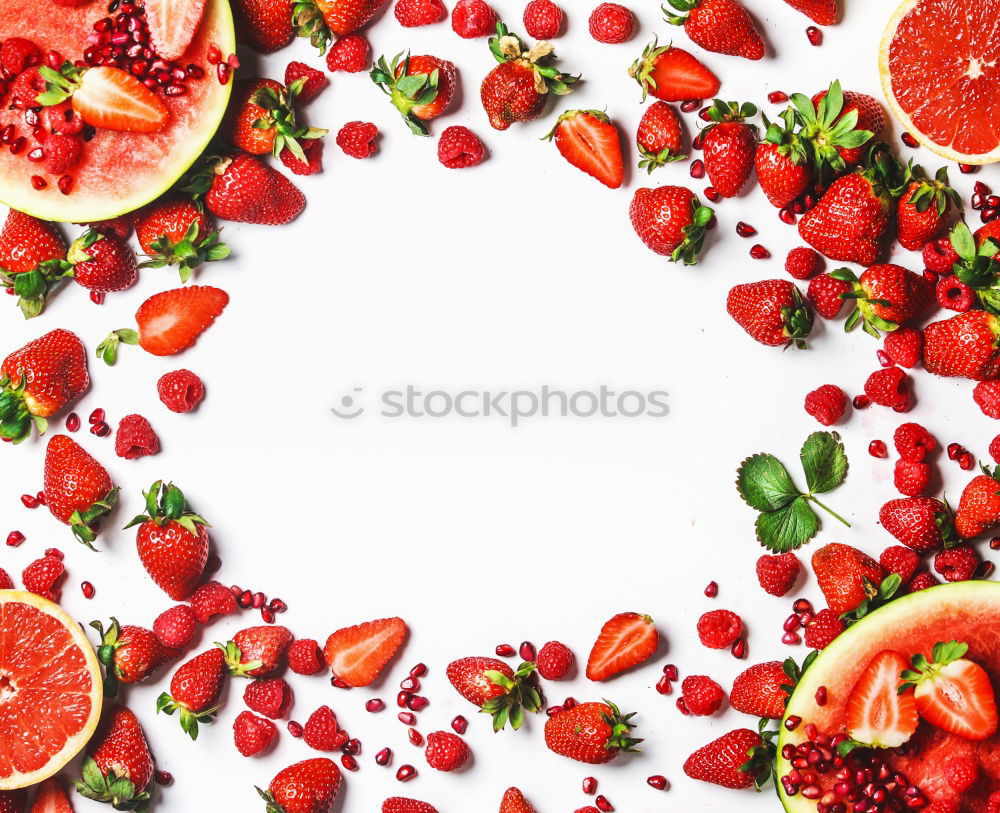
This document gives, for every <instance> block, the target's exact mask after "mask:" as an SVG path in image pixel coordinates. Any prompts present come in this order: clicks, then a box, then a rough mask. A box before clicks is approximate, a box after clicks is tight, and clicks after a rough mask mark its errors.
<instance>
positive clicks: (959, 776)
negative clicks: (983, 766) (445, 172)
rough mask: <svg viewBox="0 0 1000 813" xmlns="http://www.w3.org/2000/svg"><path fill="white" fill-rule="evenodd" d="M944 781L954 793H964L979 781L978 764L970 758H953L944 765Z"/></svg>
mask: <svg viewBox="0 0 1000 813" xmlns="http://www.w3.org/2000/svg"><path fill="white" fill-rule="evenodd" d="M943 773H944V778H945V781H946V782H947V783H948V784H949V785H951V789H952V790H953V791H955V792H956V793H965V791H967V790H968V789H969V788H971V787H972V786H973V785H975V784H976V782H977V781H978V780H979V763H978V762H977V761H976V760H975V759H973V758H972V757H955V758H953V759H949V760H948V761H947V762H946V763H945V764H944V771H943Z"/></svg>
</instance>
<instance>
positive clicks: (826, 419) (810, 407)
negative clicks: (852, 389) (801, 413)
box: [805, 384, 847, 426]
mask: <svg viewBox="0 0 1000 813" xmlns="http://www.w3.org/2000/svg"><path fill="white" fill-rule="evenodd" d="M805 407H806V412H808V413H809V414H810V415H812V416H813V417H814V418H815V419H816V420H817V421H819V422H820V423H821V424H823V426H833V425H834V424H835V423H836V422H837V421H839V420H840V419H841V418H842V417H843V415H844V410H845V409H847V396H846V395H844V391H843V390H842V389H841V388H840V387H837V386H834V385H833V384H824V385H823V386H822V387H819V388H818V389H815V390H813V391H812V392H810V393H809V394H808V395H807V396H806V403H805Z"/></svg>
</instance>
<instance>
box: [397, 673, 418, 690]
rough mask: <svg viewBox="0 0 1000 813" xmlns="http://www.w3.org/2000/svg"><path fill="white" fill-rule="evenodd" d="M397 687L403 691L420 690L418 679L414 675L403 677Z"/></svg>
mask: <svg viewBox="0 0 1000 813" xmlns="http://www.w3.org/2000/svg"><path fill="white" fill-rule="evenodd" d="M399 688H400V689H402V690H403V691H404V692H419V691H420V681H419V680H417V679H416V678H415V677H407V678H403V679H402V680H401V681H400V682H399Z"/></svg>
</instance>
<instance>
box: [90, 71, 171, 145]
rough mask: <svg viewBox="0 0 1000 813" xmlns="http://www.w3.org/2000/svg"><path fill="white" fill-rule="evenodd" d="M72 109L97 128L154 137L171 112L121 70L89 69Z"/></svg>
mask: <svg viewBox="0 0 1000 813" xmlns="http://www.w3.org/2000/svg"><path fill="white" fill-rule="evenodd" d="M73 109H74V110H76V112H77V113H79V114H80V117H81V118H82V119H83V120H84V121H85V122H87V124H90V125H92V126H94V127H102V128H104V129H105V130H128V131H130V132H136V133H155V132H156V131H157V130H160V129H162V128H163V126H164V125H165V124H166V123H167V120H168V119H169V118H170V111H169V110H167V106H166V105H165V104H164V103H163V100H162V99H160V97H159V96H157V95H156V94H155V93H154V92H153V91H151V90H150V89H149V88H148V87H146V86H145V85H144V84H143V83H142V82H140V81H139V80H138V79H136V78H135V77H134V76H132V75H131V74H130V73H126V72H125V71H123V70H121V69H120V68H112V67H108V66H101V67H98V68H88V69H87V71H86V72H85V73H84V74H83V77H82V78H81V79H80V82H79V85H78V86H77V87H76V89H75V90H74V91H73Z"/></svg>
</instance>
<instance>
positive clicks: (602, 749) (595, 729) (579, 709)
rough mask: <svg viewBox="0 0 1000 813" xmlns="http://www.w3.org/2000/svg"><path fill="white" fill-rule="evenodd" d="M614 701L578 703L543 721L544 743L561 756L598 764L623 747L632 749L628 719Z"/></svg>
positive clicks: (634, 744)
mask: <svg viewBox="0 0 1000 813" xmlns="http://www.w3.org/2000/svg"><path fill="white" fill-rule="evenodd" d="M633 716H634V715H632V714H626V715H622V713H621V712H620V711H619V710H618V707H617V706H615V705H614V704H613V703H609V702H604V703H580V704H578V705H576V706H573V708H570V709H566V710H565V711H561V712H559V713H558V714H554V715H552V716H551V717H549V718H548V720H546V721H545V744H546V746H548V748H549V750H550V751H552V752H553V753H556V754H559V755H560V756H564V757H568V758H569V759H574V760H576V761H577V762H584V763H587V764H588V765H601V764H603V763H605V762H610V761H611V760H613V759H614V758H615V757H616V756H618V754H620V753H621V752H622V751H635V750H636V748H635V746H636V745H638V744H639V743H640V742H642V740H638V739H635V738H634V737H633V736H632V728H633V726H632V723H631V719H632V717H633Z"/></svg>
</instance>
